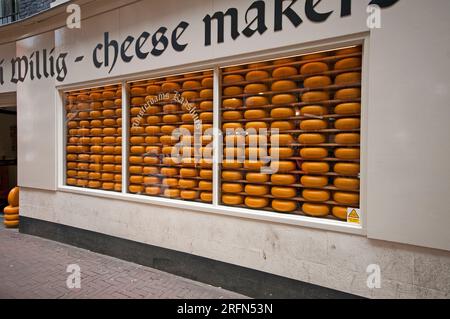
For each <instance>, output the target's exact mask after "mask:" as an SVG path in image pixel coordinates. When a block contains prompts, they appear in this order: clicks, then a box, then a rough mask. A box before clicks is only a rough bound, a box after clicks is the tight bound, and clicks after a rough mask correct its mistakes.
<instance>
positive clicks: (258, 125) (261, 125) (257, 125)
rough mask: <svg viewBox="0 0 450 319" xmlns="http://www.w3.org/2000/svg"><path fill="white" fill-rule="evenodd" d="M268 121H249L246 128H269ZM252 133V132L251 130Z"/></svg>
mask: <svg viewBox="0 0 450 319" xmlns="http://www.w3.org/2000/svg"><path fill="white" fill-rule="evenodd" d="M267 128H268V126H267V123H266V122H248V123H247V124H245V129H246V130H247V131H248V130H251V129H253V130H256V131H257V132H258V131H259V130H261V129H267ZM249 133H250V132H249Z"/></svg>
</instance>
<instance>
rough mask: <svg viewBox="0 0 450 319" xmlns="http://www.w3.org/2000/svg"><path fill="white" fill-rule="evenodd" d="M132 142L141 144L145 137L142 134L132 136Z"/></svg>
mask: <svg viewBox="0 0 450 319" xmlns="http://www.w3.org/2000/svg"><path fill="white" fill-rule="evenodd" d="M130 143H131V144H132V145H139V144H144V143H145V138H144V137H142V136H133V137H131V138H130Z"/></svg>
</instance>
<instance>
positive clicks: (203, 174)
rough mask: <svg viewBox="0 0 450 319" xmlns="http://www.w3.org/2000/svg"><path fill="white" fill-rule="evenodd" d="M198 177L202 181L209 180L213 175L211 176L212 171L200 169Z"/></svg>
mask: <svg viewBox="0 0 450 319" xmlns="http://www.w3.org/2000/svg"><path fill="white" fill-rule="evenodd" d="M199 176H200V177H201V178H203V179H209V180H211V179H212V177H213V175H212V170H209V169H202V170H200V173H199Z"/></svg>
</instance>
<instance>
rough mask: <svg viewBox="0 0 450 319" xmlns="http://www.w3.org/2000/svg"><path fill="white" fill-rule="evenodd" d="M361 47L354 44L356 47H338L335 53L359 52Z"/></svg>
mask: <svg viewBox="0 0 450 319" xmlns="http://www.w3.org/2000/svg"><path fill="white" fill-rule="evenodd" d="M361 50H362V49H361V47H360V46H356V47H350V48H345V49H340V50H337V51H336V55H347V54H354V53H359V52H361Z"/></svg>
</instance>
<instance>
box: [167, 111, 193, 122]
mask: <svg viewBox="0 0 450 319" xmlns="http://www.w3.org/2000/svg"><path fill="white" fill-rule="evenodd" d="M169 116H170V115H169ZM181 122H184V123H192V122H194V116H193V114H190V113H187V114H183V115H182V116H181ZM169 123H170V122H169ZM173 123H174V122H173Z"/></svg>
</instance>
